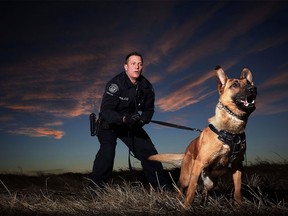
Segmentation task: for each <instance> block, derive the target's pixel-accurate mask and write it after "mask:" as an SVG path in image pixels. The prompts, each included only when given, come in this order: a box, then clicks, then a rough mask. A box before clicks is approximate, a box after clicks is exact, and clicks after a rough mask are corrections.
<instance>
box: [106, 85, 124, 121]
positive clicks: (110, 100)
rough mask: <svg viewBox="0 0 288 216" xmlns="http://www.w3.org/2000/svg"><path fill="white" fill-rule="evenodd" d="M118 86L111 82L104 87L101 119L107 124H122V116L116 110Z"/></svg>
mask: <svg viewBox="0 0 288 216" xmlns="http://www.w3.org/2000/svg"><path fill="white" fill-rule="evenodd" d="M119 94H120V88H119V85H118V84H116V83H113V82H108V83H107V85H106V87H105V92H104V94H103V98H102V104H101V117H102V119H103V120H104V121H106V122H107V123H108V124H122V123H123V120H122V118H123V117H122V115H121V114H119V113H118V112H117V111H115V110H116V108H117V106H118V104H119Z"/></svg>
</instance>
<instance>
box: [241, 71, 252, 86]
mask: <svg viewBox="0 0 288 216" xmlns="http://www.w3.org/2000/svg"><path fill="white" fill-rule="evenodd" d="M240 79H247V80H248V81H249V82H250V83H251V84H252V85H253V81H252V80H253V76H252V73H251V71H250V70H249V69H248V68H243V70H242V73H241V76H240Z"/></svg>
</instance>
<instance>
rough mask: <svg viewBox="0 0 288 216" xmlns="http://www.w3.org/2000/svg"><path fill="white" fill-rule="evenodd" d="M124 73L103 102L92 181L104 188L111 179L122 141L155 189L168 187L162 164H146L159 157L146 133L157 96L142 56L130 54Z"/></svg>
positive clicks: (109, 87)
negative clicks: (152, 157) (139, 163)
mask: <svg viewBox="0 0 288 216" xmlns="http://www.w3.org/2000/svg"><path fill="white" fill-rule="evenodd" d="M124 69H125V71H123V72H121V73H120V74H118V75H117V76H115V77H114V78H112V79H111V80H110V81H109V82H108V83H107V85H106V88H105V92H104V95H103V98H102V103H101V108H100V114H99V115H100V126H99V127H100V128H99V132H98V135H97V137H98V140H99V142H100V149H99V151H98V153H97V154H96V157H95V160H94V164H93V170H92V180H93V182H94V183H95V184H96V185H98V186H100V187H101V186H102V185H103V183H105V182H106V181H107V179H108V178H109V176H110V174H111V173H112V170H113V165H114V158H115V147H116V144H117V138H119V139H120V140H122V141H123V142H124V143H125V144H126V145H127V147H128V148H129V150H130V151H131V152H132V153H133V155H134V156H135V157H136V158H137V159H138V160H140V161H141V165H142V168H143V172H144V173H145V176H146V177H147V179H148V181H149V182H150V184H151V185H152V186H153V187H154V188H159V187H160V188H165V187H169V182H168V180H167V179H166V177H165V175H164V173H163V166H162V164H161V163H160V162H156V161H149V160H147V158H148V157H149V156H151V155H154V154H157V150H156V149H155V146H154V145H153V143H152V141H151V139H150V137H149V135H148V134H147V133H146V132H145V130H144V129H143V126H144V125H145V124H148V123H149V122H150V120H151V119H152V116H153V113H154V100H155V94H154V91H153V87H152V85H151V83H150V82H149V81H148V80H147V79H146V78H145V77H144V76H143V75H142V69H143V58H142V55H141V54H139V53H137V52H132V53H130V54H128V55H127V57H126V59H125V64H124ZM90 186H91V184H90Z"/></svg>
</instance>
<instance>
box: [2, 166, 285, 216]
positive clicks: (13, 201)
mask: <svg viewBox="0 0 288 216" xmlns="http://www.w3.org/2000/svg"><path fill="white" fill-rule="evenodd" d="M287 170H288V163H286V162H285V163H281V164H279V163H268V162H267V163H265V162H260V163H258V164H256V165H251V166H248V167H245V170H244V174H243V185H242V193H243V196H244V203H243V205H242V206H241V207H238V208H237V207H235V206H234V205H233V203H232V199H231V196H232V193H233V184H232V180H231V178H230V177H228V176H227V177H224V178H222V179H220V181H219V186H218V187H217V188H215V190H214V191H213V192H211V193H210V195H209V199H208V203H207V205H205V206H203V205H202V204H201V203H200V200H201V196H200V194H199V188H198V190H197V194H196V198H195V201H194V203H193V204H192V206H191V208H190V209H188V210H184V209H183V207H182V201H183V199H181V198H180V199H178V198H177V193H176V192H174V191H160V192H156V191H154V190H152V189H151V188H150V187H149V185H148V184H147V182H146V181H145V179H144V177H143V173H142V172H141V171H139V170H138V171H134V172H133V173H131V172H129V171H125V170H122V171H119V172H114V173H113V176H112V178H111V182H109V183H108V184H107V185H106V187H104V188H103V189H101V190H97V191H96V190H95V191H93V190H92V191H91V190H89V189H88V188H87V185H88V184H89V182H90V179H89V175H88V174H79V173H64V174H60V175H52V174H41V173H39V174H38V175H37V176H27V175H19V174H0V215H5V216H9V215H24V216H25V215H27V216H28V215H29V216H30V215H32V216H33V215H47V216H48V215H171V216H172V215H197V216H198V215H200V216H201V215H206V216H207V215H222V216H224V215H251V216H252V215H288V203H287V202H288V172H287ZM167 176H170V177H171V179H173V180H174V181H175V182H177V180H178V177H179V169H173V170H169V171H167Z"/></svg>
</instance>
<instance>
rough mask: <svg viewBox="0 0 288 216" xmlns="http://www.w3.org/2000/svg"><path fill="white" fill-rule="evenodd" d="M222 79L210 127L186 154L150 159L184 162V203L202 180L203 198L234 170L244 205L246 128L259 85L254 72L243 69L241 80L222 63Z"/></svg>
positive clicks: (181, 182)
mask: <svg viewBox="0 0 288 216" xmlns="http://www.w3.org/2000/svg"><path fill="white" fill-rule="evenodd" d="M215 72H216V76H217V79H218V92H219V95H220V97H219V102H218V104H217V105H216V109H215V115H214V116H212V117H211V118H209V119H208V123H209V124H208V126H207V127H206V128H204V129H203V131H202V132H201V133H200V135H199V136H198V137H197V138H196V139H194V140H192V141H191V143H190V144H189V146H188V147H187V148H186V151H185V153H184V154H156V155H152V156H150V157H149V158H148V159H149V160H154V161H160V162H168V163H170V162H172V163H173V162H176V161H178V162H179V161H180V162H182V163H181V171H180V177H179V183H178V184H179V194H178V195H179V197H181V196H182V194H183V190H184V188H187V187H188V188H187V191H186V197H185V202H184V206H185V207H188V206H189V205H191V204H192V202H193V200H194V197H195V191H196V187H197V183H198V179H199V178H200V176H201V178H202V180H203V189H202V201H204V202H206V200H207V195H208V191H209V190H211V189H213V188H214V187H215V186H216V185H217V179H218V177H220V176H221V175H223V174H225V173H227V171H228V170H230V171H231V172H232V178H233V183H234V194H233V198H234V201H236V204H237V205H241V204H242V195H241V173H242V170H243V160H244V154H245V151H246V137H245V127H246V125H247V121H248V117H249V116H250V114H251V113H252V112H253V111H254V110H255V109H256V106H255V100H256V96H257V88H256V86H254V84H253V80H252V79H253V78H252V73H251V71H250V70H249V69H248V68H244V69H243V70H242V73H241V76H240V79H229V78H228V77H227V76H226V74H225V72H224V70H223V69H222V68H221V67H220V66H216V67H215Z"/></svg>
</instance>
